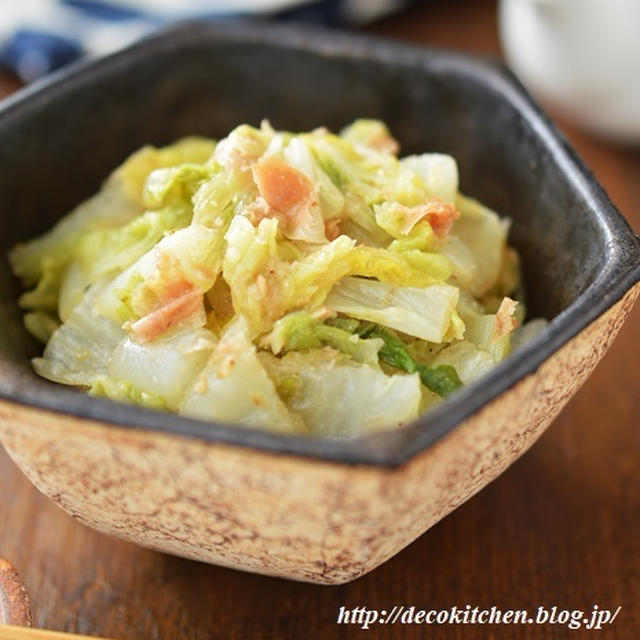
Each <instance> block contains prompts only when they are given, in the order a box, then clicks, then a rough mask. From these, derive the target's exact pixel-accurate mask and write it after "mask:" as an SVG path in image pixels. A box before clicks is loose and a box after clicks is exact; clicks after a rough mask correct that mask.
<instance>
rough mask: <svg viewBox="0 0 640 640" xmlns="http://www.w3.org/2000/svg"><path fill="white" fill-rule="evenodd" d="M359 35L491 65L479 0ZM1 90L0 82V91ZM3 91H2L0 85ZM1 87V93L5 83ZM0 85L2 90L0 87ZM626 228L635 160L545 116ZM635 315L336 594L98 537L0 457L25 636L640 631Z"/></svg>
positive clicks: (7, 549) (425, 10)
mask: <svg viewBox="0 0 640 640" xmlns="http://www.w3.org/2000/svg"><path fill="white" fill-rule="evenodd" d="M372 31H374V32H376V33H379V34H383V35H389V36H392V37H396V38H403V39H407V40H411V41H414V42H420V43H429V44H433V45H437V46H446V47H455V48H459V49H465V50H468V51H474V52H478V53H482V54H490V55H499V46H498V40H497V34H496V30H495V7H494V4H493V2H491V1H490V0H469V1H467V2H464V1H462V0H458V1H455V2H454V1H451V2H444V1H443V2H429V3H423V4H421V5H419V6H417V7H415V8H414V9H412V10H410V11H407V12H405V13H403V14H401V15H399V16H397V17H395V18H392V19H389V20H386V21H384V22H382V23H380V24H379V25H377V26H376V27H375V28H373V29H372ZM2 82H4V80H3V81H2ZM7 82H10V81H7ZM3 86H4V91H5V92H6V91H7V88H6V85H3ZM0 90H2V89H1V88H0ZM560 125H561V127H562V129H563V131H564V132H565V134H566V135H567V136H568V138H569V140H570V141H571V143H572V144H573V145H574V146H575V148H576V149H577V150H578V152H579V153H580V154H581V155H582V156H583V158H584V159H585V160H586V162H587V164H588V165H589V166H590V167H591V168H592V169H593V170H594V173H595V174H596V177H597V178H598V179H599V180H600V181H601V182H602V184H603V185H604V186H605V188H606V189H607V190H608V192H609V194H610V195H611V197H612V199H613V201H614V202H615V203H616V204H617V205H618V207H619V208H620V209H621V211H622V212H623V213H624V214H625V215H626V216H627V218H628V219H629V221H630V222H631V224H632V225H633V226H634V228H635V229H636V231H638V230H640V211H639V207H638V202H640V152H639V151H637V150H622V149H618V148H614V147H611V146H609V145H607V144H605V143H603V142H600V141H598V140H595V139H593V138H591V137H589V136H587V135H585V134H583V133H581V132H579V131H578V130H576V129H574V128H572V127H570V126H569V125H568V124H567V123H564V122H563V121H562V120H560ZM638 335H640V309H639V308H636V309H635V310H634V311H633V312H632V315H631V318H630V319H629V321H628V322H627V324H626V325H625V326H624V327H623V329H622V331H621V333H620V335H619V337H618V339H617V341H616V342H615V343H614V345H613V347H612V348H611V350H610V351H609V353H608V354H607V355H606V356H605V358H604V360H603V361H602V363H601V364H600V365H599V366H598V368H597V369H596V371H595V372H594V374H593V375H592V376H591V377H590V378H589V380H588V381H587V382H586V384H585V385H584V386H583V388H582V389H581V390H580V391H579V392H578V394H577V395H576V397H575V398H574V399H573V400H572V401H571V402H570V403H569V405H568V406H567V408H566V409H565V410H564V411H563V413H562V414H561V415H560V417H559V418H558V419H557V420H556V422H555V423H554V424H553V425H552V426H551V428H550V429H549V430H548V431H547V433H546V434H545V435H544V436H543V437H542V439H541V440H540V442H539V443H538V444H536V445H535V446H534V447H533V449H532V450H531V451H530V452H529V453H527V454H526V455H525V456H524V457H523V458H522V459H521V460H520V461H519V462H517V463H516V464H515V465H514V466H513V467H511V468H510V469H509V470H508V471H507V472H506V473H505V474H504V475H502V476H501V477H500V478H499V479H498V480H497V481H496V482H494V483H493V484H491V485H490V486H489V487H488V488H486V489H485V490H484V491H482V492H481V493H480V494H478V495H477V496H476V497H474V498H473V499H472V500H470V501H469V502H467V503H466V504H465V505H463V506H462V507H461V508H459V509H458V510H457V511H456V512H454V513H453V514H452V515H451V516H449V517H447V518H446V519H445V520H444V521H442V522H440V523H439V524H438V525H436V526H435V527H434V528H432V529H431V530H430V531H428V532H427V533H426V534H425V535H423V536H422V537H421V538H420V539H418V540H417V541H416V542H415V543H414V544H412V545H411V546H410V547H408V548H407V549H406V550H405V551H403V552H402V553H400V554H399V555H398V556H396V557H395V558H393V559H392V560H390V561H389V562H387V563H386V564H385V565H383V566H382V567H380V568H379V569H377V570H376V571H374V572H373V573H371V574H369V575H367V576H365V577H364V578H361V579H360V580H357V581H356V582H354V583H351V584H348V585H344V586H339V587H319V586H312V585H301V584H297V583H292V582H287V581H283V580H278V579H273V578H265V577H260V576H255V575H250V574H243V573H240V572H236V571H231V570H227V569H221V568H217V567H210V566H206V565H202V564H198V563H195V562H189V561H185V560H181V559H178V558H173V557H169V556H165V555H162V554H158V553H155V552H152V551H147V550H145V549H140V548H137V547H135V546H133V545H130V544H127V543H124V542H120V541H116V540H111V539H108V538H106V537H104V536H102V535H100V534H97V533H95V532H93V531H91V530H89V529H86V528H85V527H83V526H82V525H80V524H78V523H76V522H75V521H73V520H72V519H71V518H69V517H68V516H66V515H65V514H64V513H63V512H62V511H60V510H59V509H57V508H56V507H55V506H53V505H52V504H51V503H50V502H49V501H48V500H47V499H45V498H44V497H43V496H41V495H40V494H39V493H38V492H37V491H36V490H35V489H34V488H33V487H32V486H31V485H30V483H28V481H27V480H26V479H25V478H24V477H23V476H22V475H21V474H20V473H19V472H18V471H17V469H16V468H15V467H14V466H13V464H12V463H11V462H10V461H9V459H8V458H7V456H6V454H4V452H0V482H1V484H0V487H1V493H0V523H1V525H2V526H1V528H0V550H1V551H2V555H4V556H6V557H7V558H8V559H9V560H11V561H12V562H13V564H14V565H15V566H16V568H17V569H18V571H19V572H20V574H21V575H22V578H23V580H24V582H25V584H26V586H27V589H28V591H29V592H30V595H31V603H32V613H33V624H34V626H36V627H46V628H50V629H57V630H64V631H74V632H76V633H84V634H89V635H91V634H93V635H102V636H106V637H112V638H117V639H122V640H137V639H142V638H148V639H158V640H164V639H174V638H181V639H184V640H192V639H193V640H205V639H206V640H213V639H225V640H226V639H242V638H256V639H260V638H309V639H315V638H317V639H323V640H324V639H326V638H337V639H342V638H357V637H361V636H362V635H364V632H361V631H359V630H358V629H356V628H355V627H349V626H337V625H336V624H335V619H336V615H337V611H338V609H339V607H340V606H341V605H345V606H346V607H348V608H351V607H355V606H368V607H379V608H389V607H392V606H393V605H395V604H405V605H416V607H418V608H434V607H435V608H439V607H451V606H452V605H457V606H463V607H464V606H465V605H466V604H467V603H469V604H472V605H478V606H491V605H496V606H499V607H504V608H517V609H519V608H527V607H528V608H530V609H535V608H536V607H537V606H538V605H545V606H552V605H558V606H559V607H561V608H567V609H574V608H580V609H588V610H590V609H591V607H592V606H593V604H598V605H599V606H601V607H605V608H615V607H617V606H618V605H622V610H621V612H620V614H619V616H618V617H617V619H616V621H615V623H614V625H612V626H610V627H608V628H607V629H606V630H605V631H603V633H604V635H603V637H604V638H613V639H621V640H626V639H633V638H639V637H640V606H639V604H638V601H637V597H638V594H640V536H639V535H638V530H639V525H640V474H639V471H638V470H639V469H640V429H639V428H638V423H639V420H638V416H639V415H640V393H639V392H638V391H639V384H638V383H639V381H640V377H639V375H638V369H639V365H638V355H639V350H638V339H637V336H638ZM366 635H367V637H369V638H422V637H429V638H446V639H463V638H464V639H465V640H476V639H481V638H482V639H486V638H514V637H517V638H521V639H523V640H533V639H539V638H553V639H555V638H581V637H585V635H586V634H585V633H583V632H575V631H569V630H567V629H566V628H565V627H561V626H544V627H537V626H536V625H528V626H523V627H518V628H517V629H513V628H509V627H500V626H487V627H481V626H471V625H468V626H446V627H445V626H443V627H433V628H429V629H425V628H422V627H420V626H416V627H412V626H406V627H400V626H395V627H386V628H385V627H382V628H380V627H379V628H377V629H375V630H370V631H368V632H366Z"/></svg>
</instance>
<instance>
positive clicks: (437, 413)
mask: <svg viewBox="0 0 640 640" xmlns="http://www.w3.org/2000/svg"><path fill="white" fill-rule="evenodd" d="M212 39H216V40H221V41H227V42H235V43H264V44H267V45H271V46H275V47H280V48H284V49H288V50H292V51H305V52H309V53H311V54H315V55H320V56H327V57H344V58H348V59H351V60H356V61H357V60H360V59H363V60H364V59H366V60H370V59H372V60H377V61H380V62H383V63H386V64H393V65H396V66H397V67H399V68H402V67H406V66H408V67H412V68H417V69H419V68H421V67H422V66H424V67H427V66H428V67H429V68H431V69H433V68H437V69H438V70H439V71H447V70H451V71H455V72H456V73H458V74H461V75H463V76H465V77H469V78H473V80H474V81H476V82H481V83H483V84H485V85H486V86H489V87H490V88H491V90H493V91H494V92H495V93H497V94H499V95H500V96H501V97H502V99H503V100H505V101H506V102H508V103H509V104H510V105H511V106H512V107H513V108H514V109H515V110H517V111H518V112H519V113H520V114H521V115H522V117H523V118H524V119H525V120H526V121H527V122H528V124H529V126H530V127H531V128H532V129H533V130H534V131H535V133H536V135H537V136H538V137H539V138H540V139H541V140H542V142H543V143H544V145H545V146H546V148H547V149H548V150H549V152H550V153H551V155H552V156H553V158H554V159H555V161H556V162H557V163H558V165H559V166H560V167H561V168H562V171H563V172H564V174H565V176H566V178H567V179H568V180H569V182H570V183H571V185H572V186H573V188H574V189H575V190H577V191H579V192H580V193H581V195H582V196H583V198H584V200H585V202H588V203H589V206H590V214H591V215H594V216H596V217H597V219H598V222H599V223H600V226H601V228H602V232H603V233H604V234H605V235H606V236H607V237H606V246H607V251H608V254H607V258H606V267H605V268H604V269H603V270H602V271H601V272H600V273H599V274H598V276H597V277H596V278H595V280H594V281H593V282H592V283H591V284H590V285H589V286H588V287H587V288H586V290H585V291H584V292H583V293H582V294H581V295H580V296H579V297H578V298H577V299H576V300H574V302H573V303H571V304H570V305H569V306H568V307H567V309H565V310H564V311H563V312H562V313H560V314H559V315H558V316H556V317H555V318H554V319H553V320H552V321H551V322H550V324H549V326H548V327H547V328H546V329H545V330H544V331H543V332H542V333H541V334H540V335H539V336H537V337H536V338H535V339H534V340H532V341H531V342H530V343H529V344H527V345H525V347H524V348H522V349H521V350H520V351H519V352H518V353H516V354H513V355H511V356H509V357H508V358H507V359H506V360H505V361H504V362H502V363H500V364H499V365H498V366H497V367H496V368H495V369H494V370H492V371H491V372H490V373H489V374H487V375H486V376H485V377H483V378H482V379H480V380H478V381H477V382H475V383H473V384H472V385H470V386H468V387H466V388H463V389H461V390H460V391H459V392H457V393H456V394H454V395H453V396H451V397H449V398H448V399H447V400H446V401H444V402H443V403H442V404H440V405H439V406H438V407H436V408H434V409H432V410H431V411H430V412H428V413H427V414H425V415H424V416H422V417H420V418H418V419H417V420H416V421H415V422H414V423H412V424H411V425H409V426H407V427H406V428H404V429H398V430H394V431H391V432H382V433H376V434H370V435H364V436H359V437H357V438H353V439H346V440H345V439H329V438H314V437H306V436H287V435H280V434H275V433H271V432H267V431H262V430H258V429H249V428H244V427H243V428H239V427H235V426H232V425H229V424H223V423H213V422H205V421H201V420H195V419H190V418H183V417H179V416H176V415H174V414H169V413H163V412H159V411H152V410H147V409H143V408H140V407H136V406H129V405H125V404H119V403H114V402H111V401H109V400H103V399H99V398H93V397H89V396H86V395H85V394H82V393H78V392H77V391H74V390H71V389H68V388H66V387H63V386H57V385H53V384H43V385H40V384H36V383H34V382H29V381H25V379H24V376H21V375H20V374H19V373H18V372H16V371H13V370H5V372H4V373H3V375H2V377H1V378H0V397H1V398H3V399H6V400H9V401H11V402H15V403H19V404H22V405H26V406H28V407H31V408H35V409H41V410H48V411H53V412H56V413H61V414H66V415H69V416H73V417H75V418H80V419H88V420H97V421H100V422H104V423H107V424H113V425H114V426H119V427H125V428H132V429H144V430H153V431H160V432H164V433H168V434H174V435H179V436H183V437H191V438H197V439H201V440H204V441H207V442H213V443H224V444H228V445H235V446H241V447H251V448H254V449H258V450H262V451H265V452H271V453H277V454H290V455H297V456H304V457H307V458H312V459H317V460H323V461H328V462H339V463H346V464H361V465H374V466H383V467H393V466H397V465H399V464H402V463H404V462H406V461H407V460H409V459H410V458H411V457H413V456H415V455H416V454H418V453H420V452H422V451H424V450H425V449H427V448H428V447H429V446H430V445H432V444H433V443H434V442H436V441H437V440H438V439H439V438H441V437H442V436H444V435H446V434H447V433H449V432H450V431H451V430H453V429H454V428H455V427H456V425H458V424H459V423H461V422H462V421H464V420H465V419H467V418H469V417H470V416H471V415H473V414H474V413H476V412H477V411H478V410H479V409H481V408H482V407H483V406H485V405H487V404H488V403H489V402H490V401H491V400H493V399H495V398H497V397H498V396H499V395H500V394H501V393H502V392H504V391H506V390H507V389H509V388H511V387H512V386H513V385H515V384H516V383H517V382H518V381H520V380H522V379H523V378H524V377H525V376H527V375H528V374H531V373H533V372H534V371H536V369H537V368H538V367H539V366H540V365H541V364H542V363H543V362H544V361H545V360H546V359H547V358H548V357H549V356H551V355H552V354H553V353H554V352H556V351H557V350H558V349H559V348H560V347H562V346H563V345H564V344H566V343H567V342H568V341H569V340H570V339H571V338H573V337H574V336H575V335H577V334H578V333H579V332H580V331H581V330H582V329H584V328H585V327H586V326H587V325H588V324H589V323H591V322H592V321H593V320H595V319H596V318H597V317H598V316H599V315H601V314H602V313H603V312H604V311H605V310H607V309H608V308H609V307H611V306H612V305H613V304H614V303H615V302H617V301H618V300H620V299H621V298H622V296H623V295H624V293H625V292H626V291H628V290H629V289H630V288H631V287H632V286H633V285H634V284H635V283H636V282H638V281H639V280H640V240H639V238H638V237H637V236H636V235H635V233H634V232H633V231H632V229H631V227H630V226H629V224H628V223H627V222H626V220H625V219H624V218H623V216H622V215H621V214H620V212H619V211H618V210H617V209H616V207H615V206H614V205H613V204H612V202H611V201H610V200H609V198H608V196H607V195H606V193H605V191H604V189H603V188H602V187H601V186H600V185H599V184H598V182H597V181H596V180H595V178H594V177H593V175H592V174H591V172H590V171H589V170H588V169H587V168H586V167H585V165H584V164H583V162H582V161H581V160H580V158H578V156H577V155H576V153H575V152H574V151H573V149H572V148H571V147H570V146H569V144H568V143H567V142H566V140H565V139H564V137H563V136H562V135H561V134H560V133H559V132H558V131H557V130H556V129H555V127H554V126H553V124H551V122H550V121H549V120H548V118H547V117H546V116H545V115H544V114H543V113H542V112H541V110H540V108H539V107H538V106H537V105H536V104H535V103H534V102H533V101H532V100H531V98H530V97H529V96H528V94H527V93H526V91H525V90H524V88H523V87H522V86H521V85H520V83H519V82H518V80H517V79H516V78H515V77H514V76H513V75H512V74H511V73H510V72H509V71H508V70H507V69H506V68H505V67H503V66H502V65H500V64H498V63H496V62H491V61H487V60H483V59H478V58H473V57H470V56H467V55H464V54H460V53H456V52H451V51H442V50H437V49H429V48H425V47H417V46H411V45H406V44H399V43H396V42H391V41H387V40H383V39H379V38H372V37H368V36H361V35H351V34H343V33H338V32H334V31H327V30H325V29H318V28H310V27H301V26H298V25H296V26H287V25H266V24H263V23H259V24H258V23H246V22H224V23H214V22H208V23H183V24H180V25H177V26H175V27H171V28H169V29H165V30H163V31H161V32H159V33H157V34H155V35H152V36H150V37H148V38H145V39H144V40H141V41H139V42H138V43H136V44H134V45H132V46H130V47H128V48H127V49H124V50H122V51H120V52H118V53H115V54H112V55H109V56H106V57H103V58H100V59H97V60H91V61H87V62H80V63H76V64H74V65H72V66H71V67H70V68H68V69H67V70H64V71H62V72H59V73H56V74H53V75H52V76H51V77H50V78H48V79H46V80H44V81H42V82H40V83H38V84H37V85H34V86H32V87H29V88H26V89H23V90H21V91H19V92H18V93H17V94H15V95H13V96H11V97H10V98H8V99H7V100H5V101H4V102H3V103H1V104H0V122H1V121H2V120H3V119H5V118H10V117H12V115H13V114H15V113H16V112H17V111H19V110H23V109H38V108H40V106H41V105H44V104H46V102H47V101H48V100H49V99H50V98H51V97H52V96H58V97H61V96H62V97H64V95H65V94H66V93H67V92H68V90H69V89H70V88H72V87H73V86H75V85H76V84H77V83H80V84H82V82H83V81H84V79H85V78H86V77H87V76H89V75H90V74H98V75H99V74H100V73H104V72H107V73H108V72H109V71H111V70H118V69H124V68H125V67H128V66H130V65H131V64H135V63H136V61H137V60H139V59H141V58H144V57H146V56H153V55H154V52H158V51H163V50H166V49H169V50H171V49H175V48H180V47H181V46H183V45H184V44H192V43H193V42H194V41H198V40H202V41H205V42H206V41H210V40H212ZM427 60H428V65H427Z"/></svg>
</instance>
